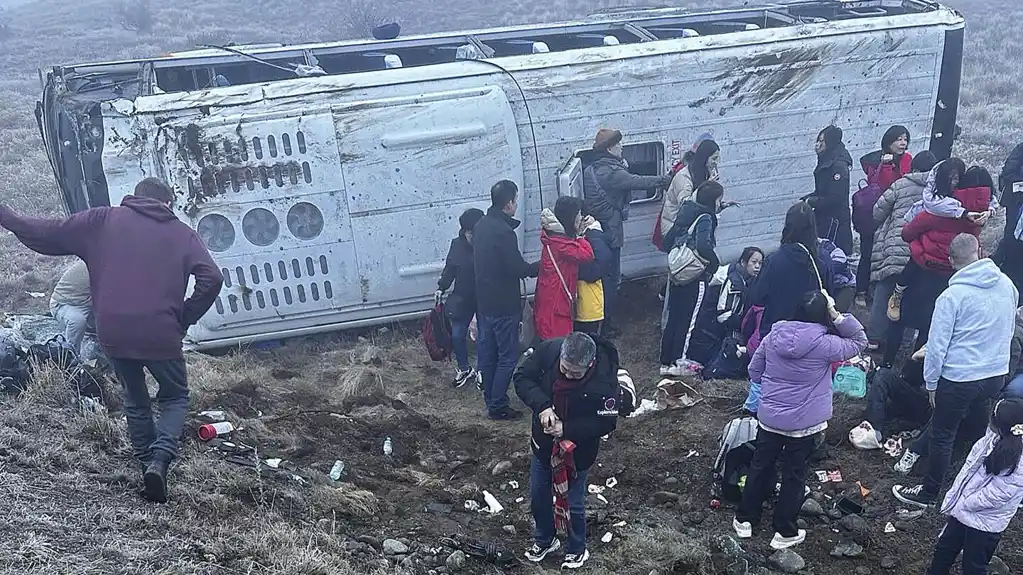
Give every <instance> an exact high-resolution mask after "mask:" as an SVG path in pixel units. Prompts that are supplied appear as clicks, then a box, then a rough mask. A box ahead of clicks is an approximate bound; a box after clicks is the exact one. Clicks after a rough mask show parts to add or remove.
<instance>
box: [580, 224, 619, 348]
mask: <svg viewBox="0 0 1023 575" xmlns="http://www.w3.org/2000/svg"><path fill="white" fill-rule="evenodd" d="M583 221H584V222H587V221H588V222H589V225H587V226H586V230H585V234H586V241H588V242H589V243H590V247H591V248H592V249H593V261H589V262H584V263H580V264H579V285H578V287H577V288H576V293H577V294H579V301H578V304H577V306H576V315H575V331H581V332H584V333H588V334H591V335H592V334H597V333H601V332H602V327H603V325H602V324H603V322H604V282H605V281H611V279H610V269H611V264H610V260H611V246H610V245H609V244H608V240H607V236H606V235H605V234H604V230H603V229H602V228H601V225H600V222H598V221H596V220H594V219H593V218H590V217H586V218H584V219H583Z"/></svg>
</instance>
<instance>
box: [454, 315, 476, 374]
mask: <svg viewBox="0 0 1023 575" xmlns="http://www.w3.org/2000/svg"><path fill="white" fill-rule="evenodd" d="M449 319H450V320H451V351H452V354H453V355H454V356H455V363H457V364H458V370H459V371H465V370H467V369H469V368H470V367H471V365H470V364H469V324H470V323H472V318H471V317H470V318H468V319H464V318H455V317H452V318H449Z"/></svg>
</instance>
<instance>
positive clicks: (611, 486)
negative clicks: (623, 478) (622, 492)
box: [604, 477, 618, 489]
mask: <svg viewBox="0 0 1023 575" xmlns="http://www.w3.org/2000/svg"><path fill="white" fill-rule="evenodd" d="M604 485H607V488H608V489H614V488H615V487H617V486H618V480H617V479H615V478H614V477H608V478H607V481H605V482H604Z"/></svg>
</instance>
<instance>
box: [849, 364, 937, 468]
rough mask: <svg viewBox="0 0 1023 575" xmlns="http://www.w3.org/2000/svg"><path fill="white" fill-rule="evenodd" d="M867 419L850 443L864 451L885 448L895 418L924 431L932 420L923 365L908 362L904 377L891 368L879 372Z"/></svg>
mask: <svg viewBox="0 0 1023 575" xmlns="http://www.w3.org/2000/svg"><path fill="white" fill-rule="evenodd" d="M866 415H867V418H866V420H864V422H863V423H861V424H859V425H858V426H857V427H854V428H853V429H852V430H851V431H849V443H852V445H853V447H855V448H857V449H862V450H865V451H869V450H872V449H881V448H882V447H883V446H884V444H885V441H886V439H888V438H890V436H891V434H886V433H885V432H886V430H889V427H888V425H889V424H890V423H891V421H892V418H893V416H895V417H900V418H902V419H905V420H908V421H909V422H911V423H912V424H913V425H915V426H916V427H917V428H920V427H923V426H924V425H925V424H926V423H927V420H928V419H930V417H931V403H930V399H929V398H928V396H927V389H926V388H924V364H923V362H922V361H920V360H914V359H912V358H910V359H908V360H907V361H906V362H905V363H904V364H903V365H902V373H899V372H897V371H896V370H894V369H892V368H890V367H885V368H881V369H879V370H878V371H877V372H876V373H875V374H874V376H873V378H872V379H871V380H870V386H869V388H868V389H867V414H866ZM896 449H897V448H896ZM896 453H897V452H896Z"/></svg>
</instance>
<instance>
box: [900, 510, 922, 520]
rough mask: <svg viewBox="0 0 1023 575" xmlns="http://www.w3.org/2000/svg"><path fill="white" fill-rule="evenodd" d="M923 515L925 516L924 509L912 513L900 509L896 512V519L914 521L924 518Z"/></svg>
mask: <svg viewBox="0 0 1023 575" xmlns="http://www.w3.org/2000/svg"><path fill="white" fill-rule="evenodd" d="M923 515H924V510H923V509H914V510H912V511H910V510H909V509H899V510H898V511H896V512H895V517H896V518H897V519H898V520H899V521H913V520H916V519H920V518H921V517H923Z"/></svg>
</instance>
